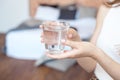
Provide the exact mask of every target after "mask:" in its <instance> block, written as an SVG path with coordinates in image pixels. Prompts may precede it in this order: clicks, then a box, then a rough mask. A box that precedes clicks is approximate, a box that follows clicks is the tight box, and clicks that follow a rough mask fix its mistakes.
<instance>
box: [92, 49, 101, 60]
mask: <svg viewBox="0 0 120 80" xmlns="http://www.w3.org/2000/svg"><path fill="white" fill-rule="evenodd" d="M102 53H103V51H102V50H101V49H99V48H97V49H96V50H94V51H93V53H92V56H91V57H92V58H93V59H94V60H96V61H98V58H100V56H101V54H102Z"/></svg>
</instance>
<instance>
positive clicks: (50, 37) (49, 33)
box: [42, 21, 69, 54]
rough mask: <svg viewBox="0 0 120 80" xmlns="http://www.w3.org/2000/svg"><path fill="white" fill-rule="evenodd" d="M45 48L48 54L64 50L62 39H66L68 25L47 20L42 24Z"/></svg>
mask: <svg viewBox="0 0 120 80" xmlns="http://www.w3.org/2000/svg"><path fill="white" fill-rule="evenodd" d="M42 26H43V35H44V42H45V49H46V51H47V52H48V53H50V54H56V53H61V52H63V51H64V47H65V46H64V45H63V44H62V43H61V41H62V40H66V38H67V37H66V34H67V31H68V29H69V25H68V24H67V23H65V22H55V21H49V22H45V23H43V24H42Z"/></svg>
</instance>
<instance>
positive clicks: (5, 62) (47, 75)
mask: <svg viewBox="0 0 120 80" xmlns="http://www.w3.org/2000/svg"><path fill="white" fill-rule="evenodd" d="M4 40H5V34H0V80H89V78H90V76H91V75H90V74H88V73H87V72H85V71H84V70H83V69H82V68H81V67H80V66H79V65H78V64H77V63H76V64H75V65H74V66H72V67H71V68H70V69H69V70H68V71H66V72H60V71H57V70H54V69H51V68H48V67H46V66H44V65H42V66H40V67H34V66H33V64H34V61H30V60H18V59H13V58H9V57H7V56H5V55H4V54H3V53H2V51H1V47H3V46H4ZM85 74H86V75H88V76H87V77H85V76H84V75H85Z"/></svg>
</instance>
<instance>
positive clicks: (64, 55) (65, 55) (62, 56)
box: [46, 51, 74, 59]
mask: <svg viewBox="0 0 120 80" xmlns="http://www.w3.org/2000/svg"><path fill="white" fill-rule="evenodd" d="M72 54H73V53H72V52H69V51H67V52H65V53H60V54H50V53H46V55H47V56H48V57H50V58H54V59H65V58H74V57H73V56H72Z"/></svg>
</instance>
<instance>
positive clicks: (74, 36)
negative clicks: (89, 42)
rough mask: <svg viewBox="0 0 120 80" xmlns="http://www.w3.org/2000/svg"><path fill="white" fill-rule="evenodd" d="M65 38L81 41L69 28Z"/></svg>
mask: <svg viewBox="0 0 120 80" xmlns="http://www.w3.org/2000/svg"><path fill="white" fill-rule="evenodd" d="M67 38H68V39H69V40H73V41H81V39H80V36H79V34H78V33H77V31H75V30H74V29H72V28H70V29H69V30H68V33H67Z"/></svg>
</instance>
